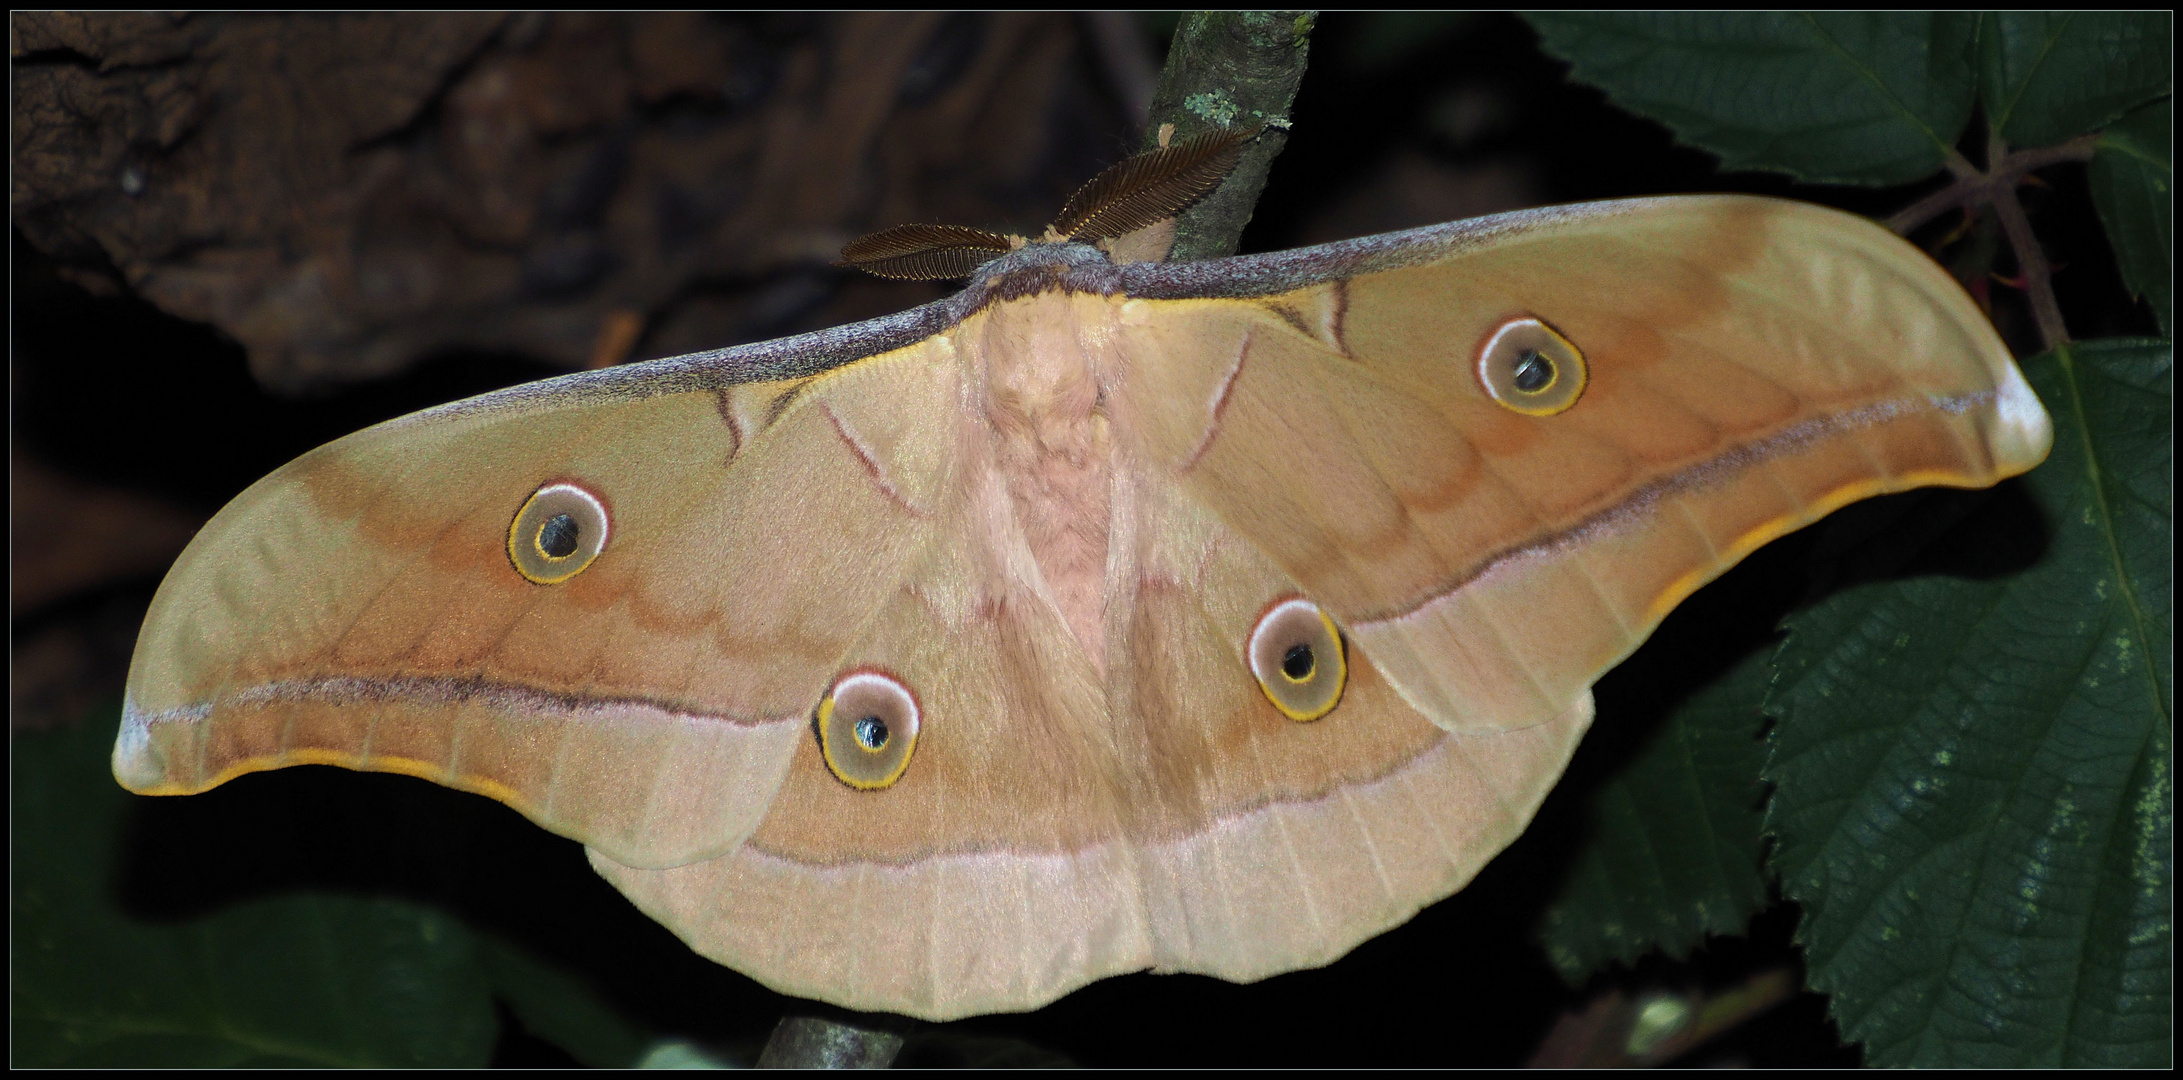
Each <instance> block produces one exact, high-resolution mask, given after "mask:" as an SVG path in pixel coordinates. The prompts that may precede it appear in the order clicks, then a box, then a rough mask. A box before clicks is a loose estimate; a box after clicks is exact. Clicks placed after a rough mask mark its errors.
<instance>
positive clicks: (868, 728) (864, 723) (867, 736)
mask: <svg viewBox="0 0 2183 1080" xmlns="http://www.w3.org/2000/svg"><path fill="white" fill-rule="evenodd" d="M856 733H857V741H858V742H860V743H863V744H864V748H865V749H866V750H877V749H879V748H880V747H882V746H885V745H887V722H886V721H885V720H881V719H880V718H879V717H876V716H867V717H865V718H864V719H862V720H859V721H857V726H856Z"/></svg>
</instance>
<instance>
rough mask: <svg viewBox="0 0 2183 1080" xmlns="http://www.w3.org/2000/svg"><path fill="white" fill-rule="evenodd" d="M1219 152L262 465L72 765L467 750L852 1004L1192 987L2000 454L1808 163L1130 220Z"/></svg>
mask: <svg viewBox="0 0 2183 1080" xmlns="http://www.w3.org/2000/svg"><path fill="white" fill-rule="evenodd" d="M1239 144H1240V140H1239V138H1237V137H1233V136H1222V137H1217V138H1209V139H1204V140H1194V141H1191V142H1188V143H1184V144H1179V145H1178V146H1176V147H1173V148H1169V149H1165V150H1162V151H1158V152H1156V153H1155V154H1154V155H1151V156H1148V157H1145V158H1140V159H1133V160H1132V161H1131V162H1125V163H1124V164H1123V165H1121V166H1117V167H1116V169H1115V170H1110V171H1109V173H1107V174H1102V176H1101V177H1100V178H1098V179H1095V180H1094V181H1093V182H1092V184H1090V185H1087V187H1086V189H1085V191H1083V192H1080V193H1079V196H1078V198H1077V199H1076V200H1072V202H1071V204H1070V209H1069V210H1067V211H1065V212H1064V214H1063V217H1062V219H1061V220H1060V221H1058V222H1057V223H1056V225H1055V226H1054V228H1052V229H1050V230H1049V231H1048V233H1047V235H1046V236H1045V237H1044V238H1042V239H1040V240H1036V241H1029V240H1021V239H1014V238H1007V237H999V236H996V235H995V234H990V233H983V232H980V231H978V230H968V229H948V228H943V227H938V226H909V227H904V228H903V229H897V230H890V231H889V232H887V233H882V234H877V235H875V237H872V238H867V240H865V241H860V242H859V243H858V244H852V245H851V247H850V249H849V250H848V252H847V253H846V255H847V258H848V260H849V261H850V262H851V263H854V264H858V265H864V266H867V267H868V268H871V269H874V270H875V271H877V272H886V273H895V274H899V275H906V276H954V275H960V276H966V277H967V278H968V279H969V283H968V285H967V287H965V288H964V289H963V290H962V291H961V292H959V293H957V294H955V295H953V296H951V297H949V298H947V299H944V300H941V301H938V302H935V303H932V304H928V305H926V306H924V307H920V308H916V309H914V310H911V311H906V312H903V313H901V314H899V315H895V316H891V317H888V318H882V319H877V320H873V321H870V322H865V323H859V324H856V325H852V326H844V327H839V328H836V329H832V330H826V331H821V332H818V333H813V334H806V335H802V336H799V337H791V338H786V339H782V340H778V341H770V342H765V343H761V344H754V345H745V346H739V347H735V348H729V349H722V350H718V351H714V352H706V353H698V354H693V355H689V356H680V357H674V358H671V359H664V360H657V361H652V362H649V363H642V364H634V365H629V366H626V367H621V368H613V369H608V370H602V371H592V372H585V373H581V374H575V375H569V376H565V377H562V378H557V379H550V380H547V381H544V382H539V383H534V384H531V385H527V386H520V387H516V388H513V389H510V390H505V391H502V392H499V393H493V394H487V395H485V396H482V397H477V398H473V399H470V400H467V401H460V402H456V403H454V404H450V405H446V406H442V407H439V408H435V409H430V410H427V411H424V412H420V413H417V414H414V415H411V416H407V417H403V418H401V419H398V420H394V421H390V422H388V423H385V424H381V425H379V426H377V427H373V428H370V429H368V430H365V431H362V432H359V433H357V434H354V435H351V436H349V437H347V438H344V439H341V440H338V441H336V442H334V443H331V444H329V445H327V446H324V447H321V448H319V449H318V450H315V451H312V452H311V453H309V454H306V455H304V456H303V457H301V458H299V459H297V460H296V461H294V462H292V463H291V464H289V465H287V466H285V467H283V468H282V469H280V470H279V471H277V472H275V473H274V474H272V475H271V476H268V477H266V478H265V479H263V480H261V481H259V482H258V483H256V484H255V485H253V486H252V487H251V488H250V489H249V490H247V491H246V492H244V493H243V494H242V495H241V496H239V497H238V498H236V499H235V501H234V502H233V503H231V504H229V505H228V506H227V508H226V509H224V510H222V511H221V512H220V514H219V515H218V516H217V517H215V518H214V519H213V520H212V521H211V522H210V523H209V524H208V525H207V526H206V527H205V528H204V530H203V531H202V532H201V533H200V534H199V535H198V536H197V538H196V540H195V542H193V543H192V544H191V545H190V546H189V548H188V550H187V551H186V552H184V554H183V555H182V556H181V558H180V559H179V560H178V561H177V562H176V563H175V565H174V568H173V569H172V571H171V572H170V573H169V574H168V576H167V578H166V580H165V582H164V583H163V584H162V585H161V587H160V589H159V592H158V595H157V597H156V599H155V600H154V602H153V605H152V608H151V611H150V613H149V615H148V617H147V618H146V621H145V625H144V629H143V632H142V636H141V638H140V639H139V642H138V645H137V650H136V654H135V657H134V662H133V665H132V668H131V671H130V675H129V683H128V693H127V700H126V705H125V709H124V714H123V719H122V724H121V729H120V733H119V736H118V739H117V741H116V743H115V747H114V756H113V768H114V775H115V776H116V777H117V778H118V779H119V780H120V781H121V783H122V784H123V785H124V786H126V787H128V788H129V789H130V790H132V791H137V792H142V793H146V794H188V793H193V792H199V791H203V790H206V789H208V788H211V787H213V786H215V785H218V784H221V783H224V782H226V781H227V780H229V779H232V778H234V777H236V776H239V775H242V774H244V773H249V772H254V771H258V770H263V769H273V768H280V767H284V766H289V765H299V764H330V765H338V766H343V767H346V768H351V769H364V770H375V771H383V772H396V773H406V774H409V775H413V776H419V777H423V778H426V779H429V780H432V781H434V782H437V783H441V784H445V785H449V786H452V787H456V788H461V789H464V790H467V791H473V792H477V793H480V794H483V795H487V796H489V797H492V798H494V799H498V800H500V801H502V802H504V803H506V804H508V805H510V806H512V807H514V808H515V809H517V810H519V811H521V812H522V813H523V814H525V815H527V816H528V817H530V818H531V819H532V820H533V821H535V822H537V823H538V824H540V825H542V826H544V827H545V828H547V829H550V830H552V831H554V832H556V833H559V834H562V835H564V836H569V837H574V838H576V839H578V840H580V841H582V842H583V843H584V844H585V845H586V846H587V848H588V849H589V854H590V859H591V863H592V865H593V867H594V868H596V869H597V871H598V872H599V873H600V874H602V875H604V876H605V877H606V879H607V880H608V881H610V882H612V883H613V884H614V885H615V887H617V888H618V889H620V890H621V891H622V892H623V893H624V894H625V895H627V896H628V897H629V899H630V900H631V901H632V902H634V903H635V904H636V905H637V906H638V907H639V908H641V909H642V910H644V911H645V912H646V913H647V914H649V915H651V916H652V917H654V918H656V919H658V920H659V921H661V922H662V923H664V924H666V925H667V926H668V927H670V928H672V929H673V930H674V932H675V933H676V934H678V935H679V936H681V938H682V939H683V940H684V941H686V942H688V943H689V945H690V946H691V947H692V948H693V949H696V950H697V951H698V952H700V953H702V954H704V955H705V956H708V957H710V958H712V959H714V960H717V961H719V962H720V963H723V964H727V965H729V966H732V967H734V968H737V969H738V970H741V971H743V972H745V973H747V974H749V975H751V976H753V977H755V978H757V979H758V980H760V981H762V982H764V983H766V984H768V985H770V986H772V987H774V988H776V989H779V990H782V991H784V992H788V993H793V994H799V995H805V996H810V997H817V998H823V999H826V1000H829V1001H833V1002H836V1003H838V1004H841V1005H844V1006H847V1007H850V1008H855V1009H867V1010H887V1011H892V1012H897V1013H904V1014H908V1015H912V1016H918V1017H923V1018H927V1019H947V1018H953V1017H959V1016H964V1015H969V1014H975V1013H983V1012H996V1011H1010V1010H1023V1009H1030V1008H1035V1007H1037V1006H1039V1005H1041V1004H1044V1003H1045V1002H1048V1001H1050V1000H1052V999H1054V998H1056V997H1058V996H1060V995H1062V994H1064V993H1067V992H1068V991H1069V990H1071V989H1074V988H1076V987H1078V986H1081V985H1083V984H1085V983H1087V982H1090V981H1092V980H1095V979H1099V978H1102V977H1104V976H1107V975H1112V974H1117V973H1121V972H1129V971H1137V970H1142V969H1147V968H1150V969H1154V970H1159V971H1192V972H1202V973H1206V974H1212V975H1218V976H1221V977H1223V978H1227V979H1232V980H1238V981H1247V980H1253V979H1258V978H1262V977H1265V976H1268V975H1272V974H1275V973H1278V972H1283V971H1288V970H1293V969H1296V968H1301V967H1309V966H1315V965H1320V964H1325V963H1328V962H1330V961H1332V960H1333V959H1335V958H1337V957H1339V956H1341V955H1342V954H1344V953H1345V952H1347V951H1348V950H1349V949H1351V948H1353V947H1354V946H1356V945H1357V944H1358V943H1359V942H1361V941H1363V940H1365V939H1366V938H1369V937H1371V936H1373V935H1375V934H1377V933H1379V932H1381V931H1383V930H1386V929H1388V928H1390V927H1392V926H1395V925H1397V924H1400V923H1402V922H1403V921H1405V920H1407V919H1409V918H1410V917H1411V916H1412V915H1413V914H1415V913H1416V912H1417V911H1418V910H1419V909H1421V908H1422V907H1424V906H1425V905H1428V904H1431V903H1433V902H1434V901H1436V900H1438V899H1440V898H1442V897H1444V896H1447V895H1448V894H1449V893H1451V892H1453V891H1455V890H1457V889H1459V888H1461V887H1462V886H1463V885H1464V884H1465V883H1467V882H1468V881H1469V880H1470V879H1471V877H1472V876H1473V875H1475V874H1476V873H1477V872H1478V870H1479V869H1480V867H1481V866H1483V865H1484V864H1485V863H1486V861H1487V860H1489V859H1491V858H1492V857H1493V856H1494V854H1495V853H1497V852H1498V851H1500V850H1501V849H1502V848H1503V847H1505V846H1506V845H1507V844H1508V843H1509V842H1510V841H1511V840H1512V839H1513V838H1514V837H1515V836H1516V835H1517V834H1518V833H1519V832H1520V831H1521V830H1522V829H1523V828H1524V826H1525V824H1526V823H1527V822H1528V821H1529V820H1530V818H1531V816H1532V814H1533V812H1534V811H1535V810H1536V809H1537V808H1538V806H1539V803H1540V801H1541V800H1542V799H1543V798H1544V796H1545V795H1546V792H1547V791H1548V789H1549V788H1550V787H1551V786H1552V785H1553V784H1554V782H1555V781H1556V779H1557V778H1558V777H1559V776H1560V774H1561V771H1562V769H1563V767H1564V765H1565V764H1566V763H1567V762H1568V760H1569V757H1570V754H1571V752H1572V751H1573V749H1574V747H1575V746H1576V743H1577V740H1578V739H1579V738H1580V737H1582V735H1583V734H1584V732H1585V730H1586V728H1587V727H1588V726H1589V725H1590V724H1591V722H1592V719H1593V706H1592V697H1591V692H1590V688H1591V686H1592V684H1593V682H1594V681H1595V680H1596V679H1598V678H1599V676H1600V675H1601V674H1602V673H1603V672H1604V671H1605V670H1607V669H1608V668H1610V667H1612V666H1613V665H1614V664H1615V663H1617V662H1618V661H1620V660H1621V659H1622V658H1623V657H1625V656H1627V655H1629V653H1630V652H1631V651H1632V650H1634V649H1635V648H1636V647H1637V646H1638V644H1639V643H1640V642H1642V641H1643V640H1644V639H1645V637H1646V635H1647V634H1648V633H1650V632H1651V631H1652V629H1653V628H1654V627H1655V626H1656V625H1657V624H1658V623H1659V622H1660V620H1661V618H1662V617H1663V616H1664V615H1665V614H1667V612H1668V611H1669V610H1670V609H1672V608H1673V607H1674V606H1675V605H1676V604H1677V603H1679V602H1680V601H1681V600H1682V599H1683V598H1684V597H1686V596H1688V595H1689V594H1690V593H1691V592H1693V591H1694V590H1696V589H1697V588H1698V587H1699V586H1701V585H1703V584H1704V583H1705V582H1707V581H1708V580H1710V579H1712V578H1714V577H1715V576H1717V575H1719V574H1720V573H1722V572H1723V571H1724V570H1726V569H1727V568H1728V567H1730V566H1732V565H1734V564H1735V563H1736V562H1737V561H1738V560H1740V559H1741V558H1743V557H1744V556H1745V555H1747V554H1749V553H1750V552H1751V551H1752V550H1754V549H1756V548H1757V547H1759V546H1760V545H1762V544H1764V543H1766V542H1767V541H1769V540H1771V539H1773V538H1775V537H1778V536H1780V535H1782V534H1784V533H1787V532H1789V531H1791V530H1794V529H1796V528H1799V527H1801V526H1803V525H1805V524H1807V523H1810V522H1812V521H1814V520H1816V519H1817V518H1819V517H1821V516H1822V515H1825V514H1827V513H1828V512H1830V511H1832V510H1834V509H1836V508H1838V507H1840V506H1842V505H1844V504H1846V503H1849V502H1852V501H1854V500H1858V499H1863V498H1866V497H1868V496H1872V495H1877V494H1881V493H1884V492H1892V491H1900V490H1903V489H1906V488H1912V487H1917V486H1920V485H1929V484H1941V485H1950V486H1957V487H1980V486H1985V485H1989V484H1992V483H1995V482H1996V481H1998V480H1999V479H2001V478H2003V477H2007V476H2011V475H2014V474H2017V473H2021V472H2023V471H2025V470H2027V469H2029V468H2031V467H2032V466H2034V465H2036V464H2037V463H2038V462H2039V461H2040V460H2041V459H2043V458H2044V457H2045V455H2046V453H2047V448H2048V445H2049V442H2050V441H2051V434H2050V429H2049V424H2048V419H2047V416H2046V414H2045V413H2044V412H2043V411H2042V409H2041V407H2040V404H2039V402H2038V400H2037V398H2036V397H2034V395H2033V394H2032V392H2031V390H2030V389H2029V388H2028V387H2027V386H2026V385H2025V383H2024V380H2023V378H2022V376H2021V374H2020V373H2019V372H2018V371H2017V369H2016V367H2015V365H2014V364H2013V362H2012V361H2011V359H2010V357H2009V354H2008V352H2007V350H2006V349H2005V347H2004V346H2003V345H2002V343H2001V341H2000V340H1999V338H1998V337H1997V336H1996V335H1995V333H1994V331H1993V329H1992V327H1991V326H1990V325H1989V324H1988V323H1987V321H1986V319H1985V318H1984V317H1983V316H1982V315H1981V313H1980V311H1979V309H1978V308H1977V307H1976V306H1975V305H1974V304H1973V302H1972V301H1971V300H1970V298H1969V297H1968V296H1966V295H1965V294H1964V292H1963V291H1962V290H1961V289H1960V288H1959V287H1958V286H1957V285H1956V283H1955V282H1954V281H1953V280H1951V279H1950V278H1949V276H1948V275H1947V274H1946V273H1945V272H1943V271H1942V270H1941V269H1940V268H1939V267H1937V266H1935V265H1934V264H1933V263H1932V262H1931V261H1929V260H1928V259H1927V258H1926V257H1925V256H1924V255H1923V254H1922V253H1920V252H1919V251H1918V250H1916V249H1915V248H1913V247H1912V246H1910V245H1909V244H1907V243H1905V242H1904V241H1902V240H1901V239H1898V238H1897V237H1895V236H1893V235H1891V234H1889V233H1887V232H1886V231H1884V230H1883V229H1881V228H1879V227H1877V226H1875V225H1873V224H1872V223H1870V222H1868V221H1865V220H1863V219H1860V218H1856V217H1853V216H1850V215H1847V214H1843V213H1838V212H1836V211H1833V210H1827V209H1823V208H1819V207H1815V206H1810V205H1804V204H1800V203H1794V202H1786V201H1780V200H1772V199H1761V198H1750V197H1743V196H1692V197H1675V198H1652V199H1636V200H1628V201H1619V202H1605V203H1595V204H1589V205H1579V206H1561V207H1551V208H1546V209H1539V210H1529V211H1523V212H1519V213H1511V214H1502V215H1498V216H1494V217H1487V218H1481V219H1477V220H1472V221H1463V222H1456V223H1453V224H1448V225H1439V226H1434V227H1430V228H1423V229H1415V230H1411V231H1408V232H1398V233H1391V234H1387V235H1383V236H1374V237H1367V238H1364V239H1360V240H1351V241H1345V242H1342V243H1336V244H1329V245H1325V246H1322V247H1314V248H1306V249H1303V250H1297V251H1284V252H1277V253H1272V254H1263V255H1248V256H1241V257H1236V258H1226V259H1215V260H1209V261H1203V262H1189V263H1168V262H1160V261H1132V256H1129V255H1127V254H1126V252H1127V251H1129V250H1131V249H1132V245H1133V244H1134V243H1135V241H1134V240H1132V238H1133V237H1142V236H1144V235H1147V233H1146V230H1147V229H1148V228H1154V227H1156V222H1157V221H1158V219H1160V218H1161V217H1164V216H1169V215H1172V213H1173V212H1174V211H1175V209H1176V208H1177V207H1178V206H1180V205H1184V204H1186V203H1187V202H1188V201H1189V199H1191V198H1194V197H1195V196H1196V195H1197V194H1199V193H1202V191H1203V190H1204V189H1205V188H1207V187H1210V186H1211V184H1212V183H1215V182H1217V181H1218V179H1219V175H1220V174H1221V173H1224V172H1225V171H1226V170H1227V168H1228V166H1229V165H1230V164H1231V163H1232V162H1233V159H1234V152H1235V147H1236V146H1237V145H1239ZM1208 177H1210V179H1208ZM1609 722H1611V718H1610V721H1609Z"/></svg>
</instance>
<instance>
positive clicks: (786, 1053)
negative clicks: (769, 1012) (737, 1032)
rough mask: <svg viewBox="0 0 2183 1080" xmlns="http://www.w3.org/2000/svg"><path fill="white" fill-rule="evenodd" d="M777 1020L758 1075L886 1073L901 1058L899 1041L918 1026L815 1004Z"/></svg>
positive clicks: (891, 1017)
mask: <svg viewBox="0 0 2183 1080" xmlns="http://www.w3.org/2000/svg"><path fill="white" fill-rule="evenodd" d="M807 1004H808V1007H807V1008H804V1009H798V1010H796V1011H793V1012H790V1013H789V1014H788V1015H786V1016H783V1017H781V1022H780V1023H779V1024H777V1025H775V1026H774V1028H773V1035H772V1037H771V1038H769V1039H767V1040H766V1048H765V1049H764V1050H762V1051H759V1053H758V1062H757V1067H758V1068H761V1069H884V1068H886V1067H887V1066H889V1065H892V1064H894V1059H895V1055H897V1054H899V1053H901V1052H902V1039H903V1036H904V1035H905V1034H906V1033H907V1032H908V1031H909V1030H910V1029H911V1028H913V1027H915V1026H916V1023H917V1022H916V1021H914V1020H911V1019H909V1018H907V1017H901V1016H895V1015H892V1014H890V1013H853V1012H849V1011H848V1010H846V1009H835V1008H831V1007H829V1006H825V1005H820V1004H819V1003H817V1002H809V1003H807Z"/></svg>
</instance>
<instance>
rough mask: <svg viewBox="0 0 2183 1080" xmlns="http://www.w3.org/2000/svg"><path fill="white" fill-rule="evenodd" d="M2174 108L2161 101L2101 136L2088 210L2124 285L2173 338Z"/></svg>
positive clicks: (2094, 163) (2094, 159)
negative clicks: (2103, 231) (2094, 212)
mask: <svg viewBox="0 0 2183 1080" xmlns="http://www.w3.org/2000/svg"><path fill="white" fill-rule="evenodd" d="M2174 123H2175V102H2174V100H2173V99H2171V98H2163V99H2161V100H2160V101H2157V102H2154V103H2153V104H2151V105H2148V106H2146V107H2145V108H2142V109H2139V110H2138V111H2136V112H2134V113H2131V114H2130V115H2128V116H2125V117H2123V118H2122V120H2121V122H2119V123H2117V124H2116V125H2115V126H2113V127H2111V128H2108V129H2107V130H2106V131H2104V132H2102V133H2101V134H2100V147H2099V150H2098V152H2096V153H2094V154H2093V155H2092V202H2093V205H2095V206H2097V207H2099V211H2100V222H2101V224H2103V225H2105V226H2107V242H2108V244H2109V245H2110V246H2112V247H2113V248H2114V249H2115V261H2116V262H2118V263H2120V264H2121V265H2122V280H2123V284H2125V285H2128V286H2129V287H2130V291H2131V292H2132V293H2133V294H2135V295H2138V296H2142V297H2144V298H2145V299H2146V301H2147V302H2148V303H2150V304H2152V306H2153V315H2154V317H2155V318H2158V319H2159V320H2160V329H2161V332H2162V333H2166V334H2173V333H2175V294H2174V292H2172V291H2171V289H2172V288H2173V286H2174V283H2175V164H2174V157H2173V147H2174V131H2173V130H2172V128H2173V125H2174Z"/></svg>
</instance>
